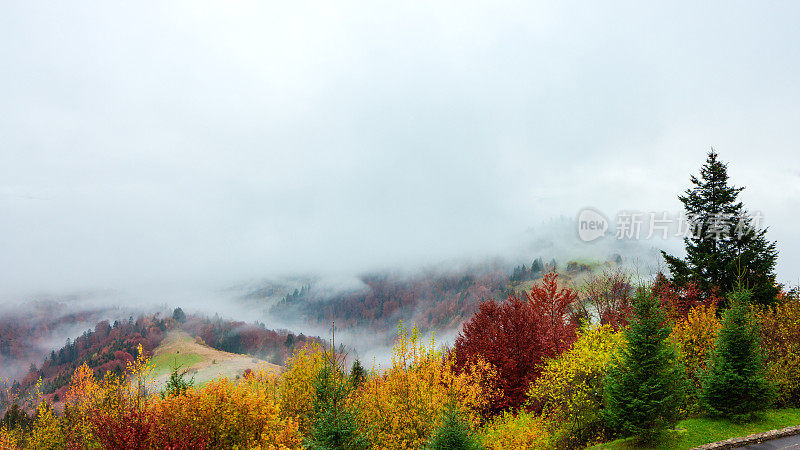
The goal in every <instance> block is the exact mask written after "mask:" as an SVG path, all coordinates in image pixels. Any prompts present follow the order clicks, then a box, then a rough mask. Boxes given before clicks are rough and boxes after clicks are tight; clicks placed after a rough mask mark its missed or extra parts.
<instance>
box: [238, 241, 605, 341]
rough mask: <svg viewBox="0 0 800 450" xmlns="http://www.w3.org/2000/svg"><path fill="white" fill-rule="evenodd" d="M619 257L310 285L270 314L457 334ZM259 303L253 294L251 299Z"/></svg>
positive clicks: (320, 322) (366, 277)
mask: <svg viewBox="0 0 800 450" xmlns="http://www.w3.org/2000/svg"><path fill="white" fill-rule="evenodd" d="M619 258H620V257H619V256H617V255H613V257H612V259H611V260H610V261H606V262H597V261H594V262H578V261H569V262H567V263H566V264H565V265H563V266H561V267H559V266H558V265H557V262H556V261H555V260H550V261H548V262H543V261H542V259H541V258H538V259H534V260H533V262H532V263H531V264H530V265H520V266H517V267H514V268H513V269H512V268H511V267H509V266H507V265H504V264H499V263H498V264H486V265H481V266H475V267H470V268H460V269H459V268H453V269H452V270H449V271H445V272H441V271H438V272H437V271H429V272H420V273H417V274H413V275H398V274H392V273H377V274H367V275H362V276H360V277H359V281H360V282H361V287H360V288H358V289H350V290H345V291H341V290H340V291H339V292H329V291H327V290H326V289H324V288H322V287H320V286H317V285H315V284H311V283H309V284H308V285H306V286H303V287H302V288H300V289H296V290H294V291H293V292H290V293H288V294H286V295H285V296H283V297H282V298H280V299H279V300H277V301H275V300H274V298H272V299H265V303H266V304H268V305H270V306H269V307H270V312H271V313H272V314H274V315H275V316H277V317H278V318H280V319H281V320H285V321H292V320H294V321H297V320H300V321H301V322H302V321H304V322H305V323H307V324H309V325H313V326H320V325H323V326H328V327H329V326H330V324H331V322H335V323H336V327H337V328H338V329H344V330H347V329H361V328H366V329H370V330H373V331H387V330H392V329H394V328H395V327H396V326H397V323H398V321H400V320H402V321H404V322H406V323H413V324H416V325H417V327H418V328H419V329H420V330H421V331H423V332H426V331H444V330H454V329H457V328H458V327H459V326H460V325H461V324H462V323H463V322H464V321H465V320H467V319H469V317H471V316H472V314H474V312H475V311H476V310H477V308H478V305H479V304H480V303H481V302H483V301H485V300H489V299H505V298H506V297H508V295H509V294H511V293H512V292H517V291H521V290H525V289H529V288H530V287H531V286H532V285H533V284H534V283H535V282H536V281H537V280H539V279H540V278H541V277H542V276H543V275H544V274H545V273H546V272H548V271H550V270H553V269H558V271H559V274H560V276H561V280H562V282H570V281H573V280H574V281H575V283H578V284H579V283H580V280H582V279H583V277H584V276H586V275H587V274H589V273H591V272H592V271H594V270H597V269H602V268H604V267H608V266H611V265H616V264H618V263H619V262H618V259H619ZM253 297H255V295H254V294H251V295H250V297H249V298H253Z"/></svg>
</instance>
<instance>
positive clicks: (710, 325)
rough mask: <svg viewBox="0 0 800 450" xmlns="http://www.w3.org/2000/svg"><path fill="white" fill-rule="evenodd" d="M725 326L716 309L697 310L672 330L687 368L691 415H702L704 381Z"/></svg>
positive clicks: (673, 337)
mask: <svg viewBox="0 0 800 450" xmlns="http://www.w3.org/2000/svg"><path fill="white" fill-rule="evenodd" d="M721 326H722V325H721V324H720V321H719V319H718V318H717V308H716V307H715V306H713V305H712V306H703V305H701V306H695V307H694V308H692V309H690V310H689V313H688V314H687V315H686V317H684V318H683V319H681V320H679V321H678V322H677V323H676V324H675V326H674V327H673V328H672V333H670V340H671V341H672V343H673V344H674V345H675V347H676V349H677V350H678V358H680V360H681V361H682V362H683V364H684V366H685V368H686V377H687V382H688V383H687V386H688V389H687V395H686V401H687V408H688V411H687V413H688V414H689V415H696V414H699V413H700V412H701V410H702V406H701V404H700V403H701V402H700V382H701V380H700V378H701V375H702V374H703V372H704V371H705V370H706V368H707V365H706V363H707V361H708V359H709V357H710V356H711V354H712V353H713V351H714V341H715V339H716V337H717V332H719V329H720V327H721Z"/></svg>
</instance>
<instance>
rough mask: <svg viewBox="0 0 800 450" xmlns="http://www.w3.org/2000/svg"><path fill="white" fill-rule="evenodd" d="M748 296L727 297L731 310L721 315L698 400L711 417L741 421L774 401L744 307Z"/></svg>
mask: <svg viewBox="0 0 800 450" xmlns="http://www.w3.org/2000/svg"><path fill="white" fill-rule="evenodd" d="M749 296H750V292H749V291H746V290H738V291H736V292H735V293H733V294H732V295H731V307H730V308H729V309H728V310H727V311H725V313H724V315H723V318H722V328H721V329H720V331H719V334H718V335H717V339H716V346H715V350H714V353H713V355H712V357H711V361H710V363H709V370H708V372H707V373H706V375H705V377H704V379H703V385H702V393H701V395H702V399H703V402H704V403H705V405H706V407H707V408H708V410H709V411H710V412H711V413H712V414H714V415H719V416H728V417H731V418H734V419H736V418H741V417H744V416H747V415H749V414H751V413H753V412H755V411H759V410H761V409H764V408H766V407H768V406H769V405H770V404H771V402H772V400H773V398H774V387H773V386H772V384H771V383H770V382H769V381H768V380H767V378H766V374H765V366H764V357H763V355H762V353H761V347H760V346H759V342H758V336H759V335H760V334H759V330H758V324H757V322H756V321H755V320H754V318H753V317H752V316H751V314H750V310H749V307H748V306H747V304H748V303H749Z"/></svg>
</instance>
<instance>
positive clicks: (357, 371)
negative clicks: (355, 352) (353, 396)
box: [350, 358, 367, 388]
mask: <svg viewBox="0 0 800 450" xmlns="http://www.w3.org/2000/svg"><path fill="white" fill-rule="evenodd" d="M366 380H367V371H366V370H364V366H362V365H361V361H359V360H358V359H357V358H356V360H355V361H353V367H351V368H350V385H351V386H353V388H357V387H359V386H361V385H362V384H364V381H366Z"/></svg>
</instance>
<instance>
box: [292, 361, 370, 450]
mask: <svg viewBox="0 0 800 450" xmlns="http://www.w3.org/2000/svg"><path fill="white" fill-rule="evenodd" d="M351 389H352V388H351V386H350V383H348V381H347V380H346V379H345V375H344V373H342V371H341V369H339V364H338V361H337V359H336V355H335V354H334V353H333V351H330V352H329V355H327V357H326V362H325V365H324V366H323V368H322V369H321V370H320V371H319V374H318V375H317V377H316V378H315V379H314V391H315V393H316V400H315V402H314V416H313V420H312V428H311V432H310V434H309V436H308V438H307V439H306V442H305V445H306V448H308V449H312V450H323V449H325V450H327V449H356V450H357V449H366V448H369V446H370V445H369V441H368V440H367V439H366V437H365V436H364V435H363V434H361V433H360V430H359V424H358V421H357V420H356V412H355V411H354V410H353V407H352V406H350V405H349V404H348V403H347V396H348V395H349V394H350V390H351Z"/></svg>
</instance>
